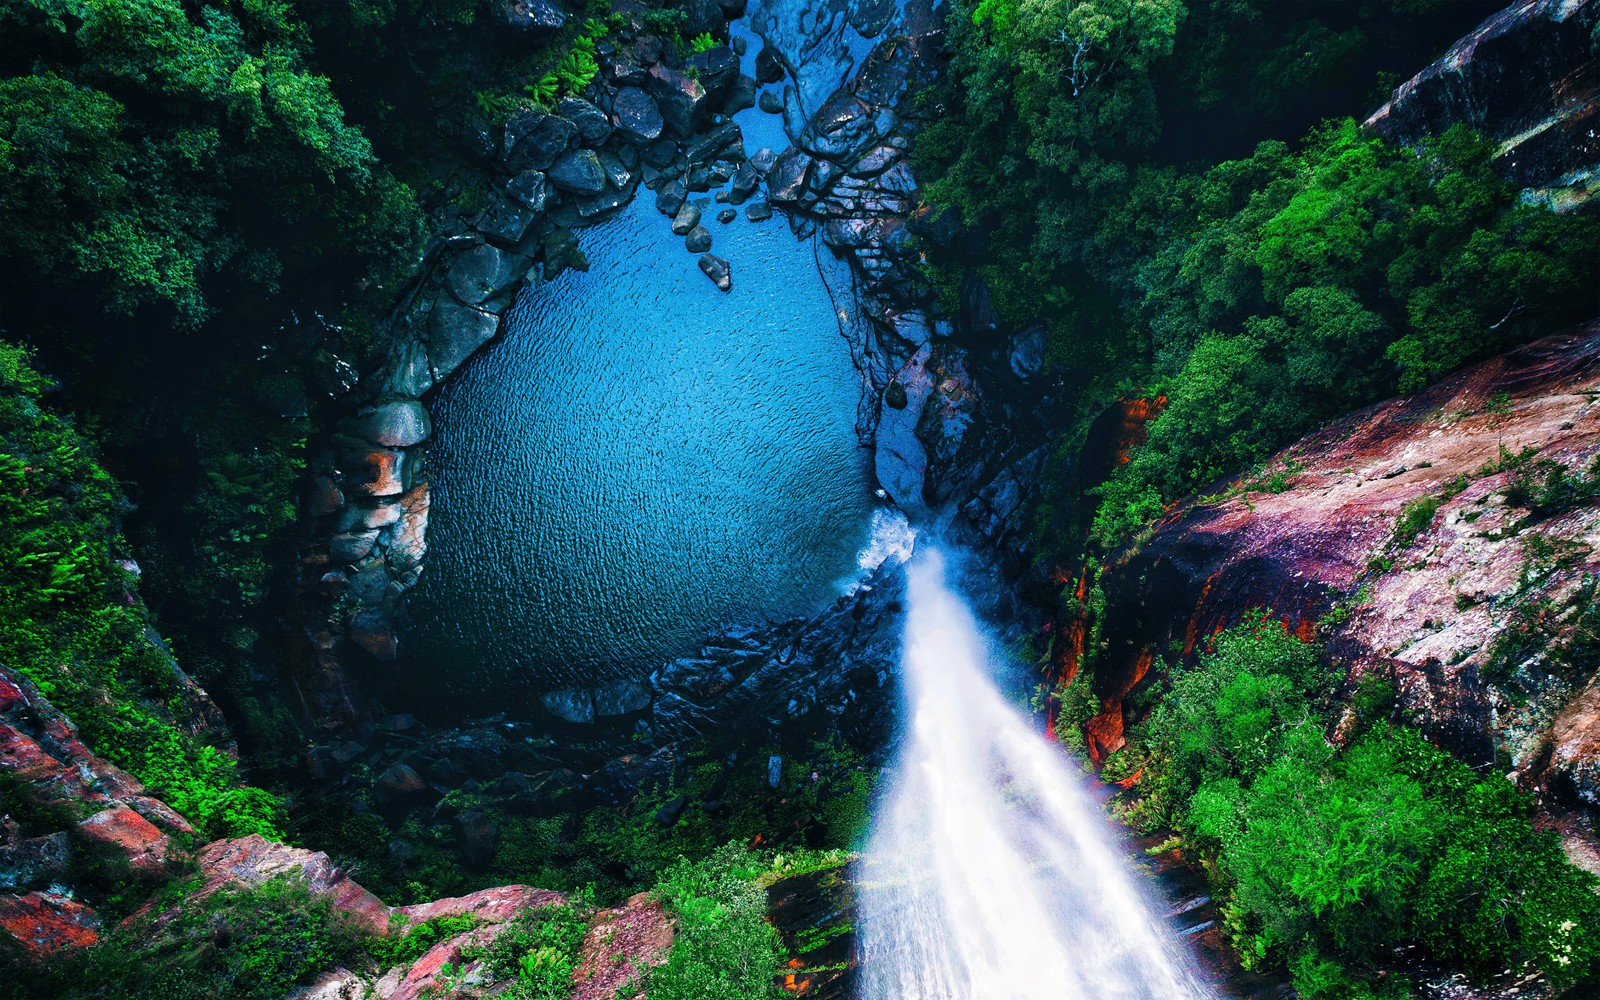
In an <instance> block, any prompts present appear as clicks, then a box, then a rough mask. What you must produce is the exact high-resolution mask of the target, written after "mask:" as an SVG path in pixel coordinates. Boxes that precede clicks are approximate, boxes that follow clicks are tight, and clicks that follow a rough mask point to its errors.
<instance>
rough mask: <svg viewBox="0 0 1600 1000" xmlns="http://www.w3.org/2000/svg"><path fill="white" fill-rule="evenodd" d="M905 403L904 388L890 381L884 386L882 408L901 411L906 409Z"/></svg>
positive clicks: (896, 382)
mask: <svg viewBox="0 0 1600 1000" xmlns="http://www.w3.org/2000/svg"><path fill="white" fill-rule="evenodd" d="M906 403H907V398H906V387H905V386H903V385H901V384H900V383H899V381H891V382H890V383H889V384H888V385H886V386H884V388H883V405H884V406H887V407H889V408H890V409H891V410H903V409H905V408H906Z"/></svg>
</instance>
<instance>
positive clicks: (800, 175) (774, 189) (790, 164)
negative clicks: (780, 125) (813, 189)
mask: <svg viewBox="0 0 1600 1000" xmlns="http://www.w3.org/2000/svg"><path fill="white" fill-rule="evenodd" d="M812 162H813V161H812V159H811V157H810V156H808V155H806V154H805V153H803V152H801V151H800V150H798V149H793V148H791V149H787V150H785V151H784V152H783V154H782V155H781V156H779V157H778V158H777V159H776V160H774V161H773V164H772V169H771V170H769V171H768V172H767V197H768V198H769V199H771V200H772V201H779V202H783V201H796V200H798V199H799V197H800V194H801V192H803V191H804V190H805V188H806V182H807V181H808V180H809V179H810V176H811V164H812Z"/></svg>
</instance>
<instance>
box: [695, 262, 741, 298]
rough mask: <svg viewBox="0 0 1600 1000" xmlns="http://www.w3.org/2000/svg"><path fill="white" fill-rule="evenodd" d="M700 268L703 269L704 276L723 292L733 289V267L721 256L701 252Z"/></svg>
mask: <svg viewBox="0 0 1600 1000" xmlns="http://www.w3.org/2000/svg"><path fill="white" fill-rule="evenodd" d="M700 270H702V271H704V272H705V274H706V277H708V278H710V279H711V281H712V283H713V284H715V285H716V286H717V287H718V288H720V289H722V290H723V291H725V292H727V291H732V290H733V268H732V267H731V266H729V264H728V262H727V261H725V260H723V259H722V258H721V257H718V256H716V255H715V254H709V253H708V254H701V255H700Z"/></svg>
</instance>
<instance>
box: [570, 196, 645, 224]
mask: <svg viewBox="0 0 1600 1000" xmlns="http://www.w3.org/2000/svg"><path fill="white" fill-rule="evenodd" d="M631 196H632V191H631V189H623V190H621V191H617V190H612V189H607V190H605V191H602V192H600V193H599V194H595V195H583V196H579V197H578V199H577V204H578V215H579V217H580V218H584V219H593V218H596V217H597V216H601V215H605V214H606V213H608V212H614V211H616V210H617V209H619V208H621V207H622V206H623V205H626V204H627V203H628V199H629V198H630V197H631Z"/></svg>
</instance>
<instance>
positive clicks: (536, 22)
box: [505, 0, 567, 36]
mask: <svg viewBox="0 0 1600 1000" xmlns="http://www.w3.org/2000/svg"><path fill="white" fill-rule="evenodd" d="M505 12H506V23H507V24H509V25H510V26H511V27H513V28H515V29H517V30H518V31H525V32H528V33H529V34H533V35H541V36H543V35H549V34H552V33H553V32H557V31H560V30H561V28H562V26H563V25H565V24H566V23H567V15H566V12H565V11H563V10H562V9H561V8H560V7H559V6H558V5H557V4H555V3H554V2H552V0H505Z"/></svg>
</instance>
